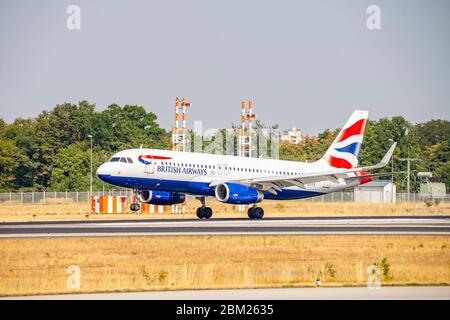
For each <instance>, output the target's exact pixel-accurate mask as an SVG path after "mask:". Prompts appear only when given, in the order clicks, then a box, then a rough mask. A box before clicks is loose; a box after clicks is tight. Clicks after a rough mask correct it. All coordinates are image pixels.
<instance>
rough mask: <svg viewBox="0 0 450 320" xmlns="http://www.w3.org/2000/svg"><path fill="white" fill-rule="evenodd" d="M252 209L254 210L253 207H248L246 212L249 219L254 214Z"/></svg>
mask: <svg viewBox="0 0 450 320" xmlns="http://www.w3.org/2000/svg"><path fill="white" fill-rule="evenodd" d="M254 211H255V208H253V207H252V208H248V210H247V214H248V217H249V218H250V219H255V214H254Z"/></svg>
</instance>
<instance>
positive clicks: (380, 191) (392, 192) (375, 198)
mask: <svg viewBox="0 0 450 320" xmlns="http://www.w3.org/2000/svg"><path fill="white" fill-rule="evenodd" d="M395 200H396V188H395V184H393V183H392V182H391V181H390V180H376V181H371V182H368V183H365V184H362V185H360V186H357V187H355V202H376V203H395Z"/></svg>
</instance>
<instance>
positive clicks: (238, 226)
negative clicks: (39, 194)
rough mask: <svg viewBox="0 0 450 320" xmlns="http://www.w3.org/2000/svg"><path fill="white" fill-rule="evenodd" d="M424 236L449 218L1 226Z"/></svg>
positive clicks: (16, 229) (41, 231) (113, 232)
mask: <svg viewBox="0 0 450 320" xmlns="http://www.w3.org/2000/svg"><path fill="white" fill-rule="evenodd" d="M235 234H238V235H243V234H245V235H261V234H263V235H270V234H274V235H283V234H299V235H310V234H312V235H314V234H317V235H319V234H327V235H328V234H330V235H331V234H426V235H450V217H449V216H440V217H427V216H410V217H395V218H394V217H387V216H385V217H373V216H371V217H339V218H336V217H332V218H331V217H308V218H305V217H295V218H266V219H263V220H249V219H245V218H230V219H226V218H221V219H211V220H198V219H166V220H164V219H155V220H139V221H63V222H55V221H53V222H22V223H1V224H0V237H3V238H16V237H61V236H129V235H153V236H159V235H235Z"/></svg>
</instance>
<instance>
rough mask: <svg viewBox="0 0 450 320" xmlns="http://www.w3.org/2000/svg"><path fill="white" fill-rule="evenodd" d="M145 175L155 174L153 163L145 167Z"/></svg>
mask: <svg viewBox="0 0 450 320" xmlns="http://www.w3.org/2000/svg"><path fill="white" fill-rule="evenodd" d="M145 173H150V174H153V173H155V164H154V163H153V162H152V163H149V164H146V165H145Z"/></svg>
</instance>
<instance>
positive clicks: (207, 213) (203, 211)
mask: <svg viewBox="0 0 450 320" xmlns="http://www.w3.org/2000/svg"><path fill="white" fill-rule="evenodd" d="M196 199H197V200H200V202H201V204H202V206H201V207H199V208H197V211H196V213H197V217H198V218H199V219H209V218H211V216H212V209H211V208H210V207H207V206H206V201H205V197H197V198H196Z"/></svg>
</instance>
